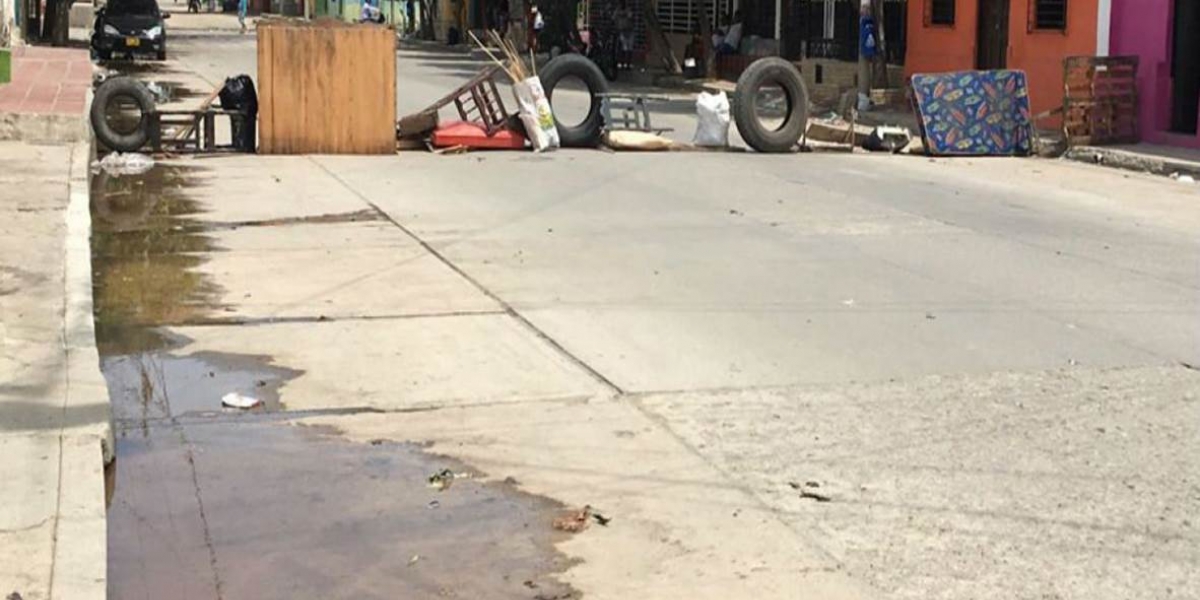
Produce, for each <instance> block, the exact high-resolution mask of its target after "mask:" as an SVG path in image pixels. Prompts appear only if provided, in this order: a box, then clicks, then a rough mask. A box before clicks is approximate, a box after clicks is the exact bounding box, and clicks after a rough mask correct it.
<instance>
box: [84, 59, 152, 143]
mask: <svg viewBox="0 0 1200 600" xmlns="http://www.w3.org/2000/svg"><path fill="white" fill-rule="evenodd" d="M121 100H131V101H133V103H134V104H136V105H137V107H138V123H137V126H136V127H134V128H133V129H132V130H130V131H128V132H123V131H117V130H116V129H115V128H114V127H113V124H112V123H109V122H108V115H109V110H110V108H111V109H116V108H117V105H116V103H117V102H119V101H121ZM153 111H154V95H153V94H151V93H150V90H149V89H147V88H146V86H145V85H144V84H143V83H142V82H140V81H137V80H135V79H131V78H129V77H113V78H110V79H107V80H105V81H104V83H101V84H100V87H98V88H96V95H95V97H94V98H92V110H91V114H90V117H91V121H92V131H93V132H95V134H96V139H98V140H100V143H102V144H104V145H105V146H107V147H108V148H109V149H111V150H115V151H117V152H136V151H138V150H140V149H141V148H142V146H145V145H146V142H147V141H149V139H150V118H149V115H150V113H151V112H153Z"/></svg>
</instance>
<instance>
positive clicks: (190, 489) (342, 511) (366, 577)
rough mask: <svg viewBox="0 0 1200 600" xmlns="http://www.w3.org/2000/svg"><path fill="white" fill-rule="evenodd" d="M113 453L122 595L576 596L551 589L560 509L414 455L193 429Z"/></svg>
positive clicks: (298, 430)
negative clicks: (433, 480)
mask: <svg viewBox="0 0 1200 600" xmlns="http://www.w3.org/2000/svg"><path fill="white" fill-rule="evenodd" d="M117 451H118V454H119V455H120V459H119V461H118V466H117V469H116V491H115V496H114V498H113V504H112V507H111V508H110V510H109V514H108V530H109V550H108V552H109V569H108V595H109V597H111V598H227V599H233V598H254V599H260V600H267V599H275V598H278V599H289V600H290V599H294V598H326V599H334V598H346V599H350V598H353V599H356V600H368V599H373V598H379V599H384V598H387V599H393V598H405V599H424V598H429V599H434V598H464V599H474V598H488V599H508V598H513V599H518V598H519V599H535V598H542V599H547V598H557V599H568V598H578V597H579V594H578V593H577V592H575V591H574V590H572V589H571V588H570V587H568V586H566V585H564V584H562V583H560V582H558V581H557V580H556V579H555V575H556V574H558V573H561V572H563V571H564V570H565V569H567V568H568V567H569V566H570V565H571V561H570V560H569V559H568V558H566V557H565V556H564V555H562V554H561V553H559V552H557V551H556V550H555V549H554V544H555V543H556V542H558V541H561V540H562V539H565V537H566V536H567V534H564V533H561V532H557V531H554V529H553V528H552V526H551V524H552V520H553V516H554V514H556V512H558V511H559V510H560V509H561V507H560V506H558V505H556V504H554V503H552V502H550V501H548V500H545V499H542V498H539V497H536V496H532V495H529V494H525V493H522V492H520V491H518V490H516V489H515V488H514V487H513V486H512V485H509V484H506V483H483V482H481V481H479V479H478V478H475V477H466V478H464V477H462V474H463V473H470V470H469V469H468V468H467V467H465V466H463V465H462V464H459V463H456V462H454V461H451V460H448V459H445V458H441V457H437V456H432V455H429V454H427V453H425V452H424V451H422V449H421V448H419V447H418V446H415V445H412V444H393V443H390V442H383V443H378V444H359V443H353V442H350V441H347V440H345V439H343V438H341V437H338V436H335V435H330V434H329V433H328V432H327V431H325V430H321V429H317V428H312V427H304V426H291V425H286V424H279V423H266V422H256V421H254V420H253V419H247V420H245V421H244V422H242V423H239V424H238V425H236V426H219V425H213V424H204V423H199V422H197V421H194V420H189V421H188V422H187V423H181V424H178V425H175V426H170V427H168V426H153V427H151V428H150V434H149V435H148V436H142V435H140V434H139V435H123V436H121V437H119V438H118V441H117ZM444 469H449V470H451V471H453V472H455V473H458V474H459V477H456V479H455V483H454V485H453V486H450V487H448V488H447V489H445V490H444V491H438V490H437V489H434V488H431V487H430V486H429V484H428V483H427V480H428V477H429V475H430V474H431V473H437V472H440V471H442V470H444Z"/></svg>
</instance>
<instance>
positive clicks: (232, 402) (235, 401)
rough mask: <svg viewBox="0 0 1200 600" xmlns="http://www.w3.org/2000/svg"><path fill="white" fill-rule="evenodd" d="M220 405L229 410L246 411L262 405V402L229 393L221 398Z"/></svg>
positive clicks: (235, 393)
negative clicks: (238, 409)
mask: <svg viewBox="0 0 1200 600" xmlns="http://www.w3.org/2000/svg"><path fill="white" fill-rule="evenodd" d="M221 404H222V405H224V406H228V407H230V408H241V409H248V408H254V407H255V406H258V405H260V404H262V400H259V399H258V398H254V397H251V396H244V395H242V394H239V393H237V392H230V393H228V394H225V395H224V396H221Z"/></svg>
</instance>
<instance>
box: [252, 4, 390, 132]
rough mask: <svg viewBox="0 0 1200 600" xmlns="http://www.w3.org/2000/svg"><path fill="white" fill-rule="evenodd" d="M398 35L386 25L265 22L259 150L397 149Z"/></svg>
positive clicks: (262, 24) (260, 47)
mask: <svg viewBox="0 0 1200 600" xmlns="http://www.w3.org/2000/svg"><path fill="white" fill-rule="evenodd" d="M395 40H396V37H395V32H394V31H393V30H392V29H391V28H389V27H383V26H379V25H362V24H349V23H340V22H335V21H327V20H321V21H317V22H311V23H310V22H303V21H291V20H283V19H279V20H270V21H262V22H260V23H259V25H258V79H259V81H258V94H259V101H258V102H259V113H258V114H259V116H258V118H259V140H260V141H259V152H260V153H262V154H392V153H394V152H395V151H396V41H395Z"/></svg>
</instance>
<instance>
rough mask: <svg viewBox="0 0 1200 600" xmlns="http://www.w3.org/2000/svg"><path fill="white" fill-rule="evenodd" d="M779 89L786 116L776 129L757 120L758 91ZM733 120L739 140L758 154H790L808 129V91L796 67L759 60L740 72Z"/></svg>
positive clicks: (777, 60) (786, 62)
mask: <svg viewBox="0 0 1200 600" xmlns="http://www.w3.org/2000/svg"><path fill="white" fill-rule="evenodd" d="M773 85H774V86H779V87H780V88H781V89H782V90H783V92H784V95H785V96H786V100H787V114H786V116H785V118H784V122H783V124H782V125H780V126H779V127H778V128H775V129H770V128H768V127H767V126H766V125H764V124H763V122H762V121H760V120H759V118H758V111H757V108H758V107H757V103H758V100H759V97H758V91H759V90H760V89H762V88H763V87H764V86H773ZM733 95H734V101H733V120H734V122H735V123H736V124H737V128H738V133H740V134H741V136H742V139H743V140H745V141H746V143H747V144H748V145H749V146H750V147H751V148H754V149H755V150H757V151H759V152H791V151H792V148H795V147H796V144H797V143H798V142H799V141H800V136H801V135H803V134H804V128H805V127H806V126H807V125H808V91H807V90H806V89H805V88H804V79H803V78H802V77H801V76H800V70H799V69H797V68H796V65H793V64H792V63H790V62H788V61H786V60H784V59H782V58H779V57H769V58H760V59H758V60H756V61H754V62H752V63H750V66H748V67H746V70H745V71H742V76H741V77H739V78H738V81H737V89H736V90H735V91H734V92H733Z"/></svg>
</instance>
